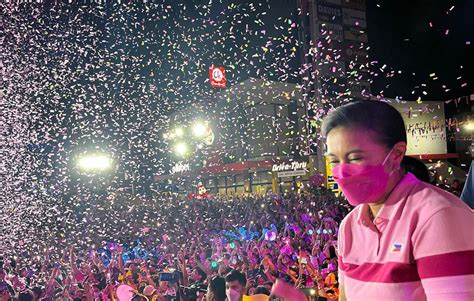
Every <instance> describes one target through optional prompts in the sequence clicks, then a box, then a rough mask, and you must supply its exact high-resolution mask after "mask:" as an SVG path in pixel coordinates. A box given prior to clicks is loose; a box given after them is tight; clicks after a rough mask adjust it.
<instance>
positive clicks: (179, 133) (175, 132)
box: [174, 128, 184, 137]
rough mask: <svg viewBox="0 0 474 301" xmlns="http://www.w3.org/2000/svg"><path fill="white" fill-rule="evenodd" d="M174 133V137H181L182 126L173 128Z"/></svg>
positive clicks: (182, 133) (182, 132)
mask: <svg viewBox="0 0 474 301" xmlns="http://www.w3.org/2000/svg"><path fill="white" fill-rule="evenodd" d="M174 134H175V135H176V137H183V135H184V131H183V129H182V128H176V129H175V130H174Z"/></svg>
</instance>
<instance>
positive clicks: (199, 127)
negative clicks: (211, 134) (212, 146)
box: [193, 122, 207, 137]
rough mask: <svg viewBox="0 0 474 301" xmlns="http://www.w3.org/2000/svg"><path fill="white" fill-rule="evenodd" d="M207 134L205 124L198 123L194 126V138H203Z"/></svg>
mask: <svg viewBox="0 0 474 301" xmlns="http://www.w3.org/2000/svg"><path fill="white" fill-rule="evenodd" d="M206 132H207V127H206V125H205V124H204V123H202V122H196V123H195V124H194V125H193V134H194V136H196V137H203V136H204V135H206Z"/></svg>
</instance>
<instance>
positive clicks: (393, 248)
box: [392, 244, 402, 252]
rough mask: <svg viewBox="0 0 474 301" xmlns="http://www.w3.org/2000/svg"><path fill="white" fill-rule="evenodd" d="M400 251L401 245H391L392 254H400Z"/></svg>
mask: <svg viewBox="0 0 474 301" xmlns="http://www.w3.org/2000/svg"><path fill="white" fill-rule="evenodd" d="M401 250H402V244H393V245H392V252H400V251H401Z"/></svg>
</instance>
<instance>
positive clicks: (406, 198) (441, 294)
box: [338, 173, 474, 301]
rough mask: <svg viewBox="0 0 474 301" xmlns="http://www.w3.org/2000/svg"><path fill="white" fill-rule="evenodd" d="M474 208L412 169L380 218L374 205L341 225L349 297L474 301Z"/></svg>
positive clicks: (342, 276)
mask: <svg viewBox="0 0 474 301" xmlns="http://www.w3.org/2000/svg"><path fill="white" fill-rule="evenodd" d="M473 222H474V213H473V212H472V211H471V210H470V209H469V207H468V206H467V205H466V204H465V203H463V202H462V201H461V200H460V199H458V198H457V197H456V196H454V195H451V194H450V193H448V192H445V191H443V190H441V189H439V188H437V187H434V186H432V185H429V184H426V183H424V182H421V181H419V180H418V179H416V178H415V176H413V175H412V174H410V173H409V174H407V175H406V176H405V177H404V178H403V179H402V180H401V181H400V183H399V184H398V185H397V187H395V189H394V190H393V192H392V194H391V195H390V197H389V198H388V199H387V201H386V203H385V204H384V205H383V206H382V208H381V209H380V211H379V213H378V215H377V217H376V218H375V219H374V221H373V222H372V221H371V219H370V217H369V207H368V205H366V204H364V205H359V206H358V207H356V208H355V209H354V210H353V211H352V212H351V213H350V214H349V215H348V216H347V217H346V218H345V219H344V220H343V221H342V223H341V227H340V232H339V239H338V252H339V279H340V283H341V284H342V285H343V286H344V288H345V293H346V297H347V300H350V301H356V300H364V301H368V300H384V301H390V300H397V301H400V300H403V301H405V300H430V301H432V300H457V301H461V300H462V301H464V300H466V301H467V300H471V301H472V300H474V229H473Z"/></svg>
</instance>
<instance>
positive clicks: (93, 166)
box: [78, 154, 112, 171]
mask: <svg viewBox="0 0 474 301" xmlns="http://www.w3.org/2000/svg"><path fill="white" fill-rule="evenodd" d="M78 166H79V168H80V169H81V170H83V171H104V170H107V169H109V168H110V167H111V166H112V159H111V158H109V157H107V156H106V155H100V154H94V155H84V156H83V157H81V158H79V162H78Z"/></svg>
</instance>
